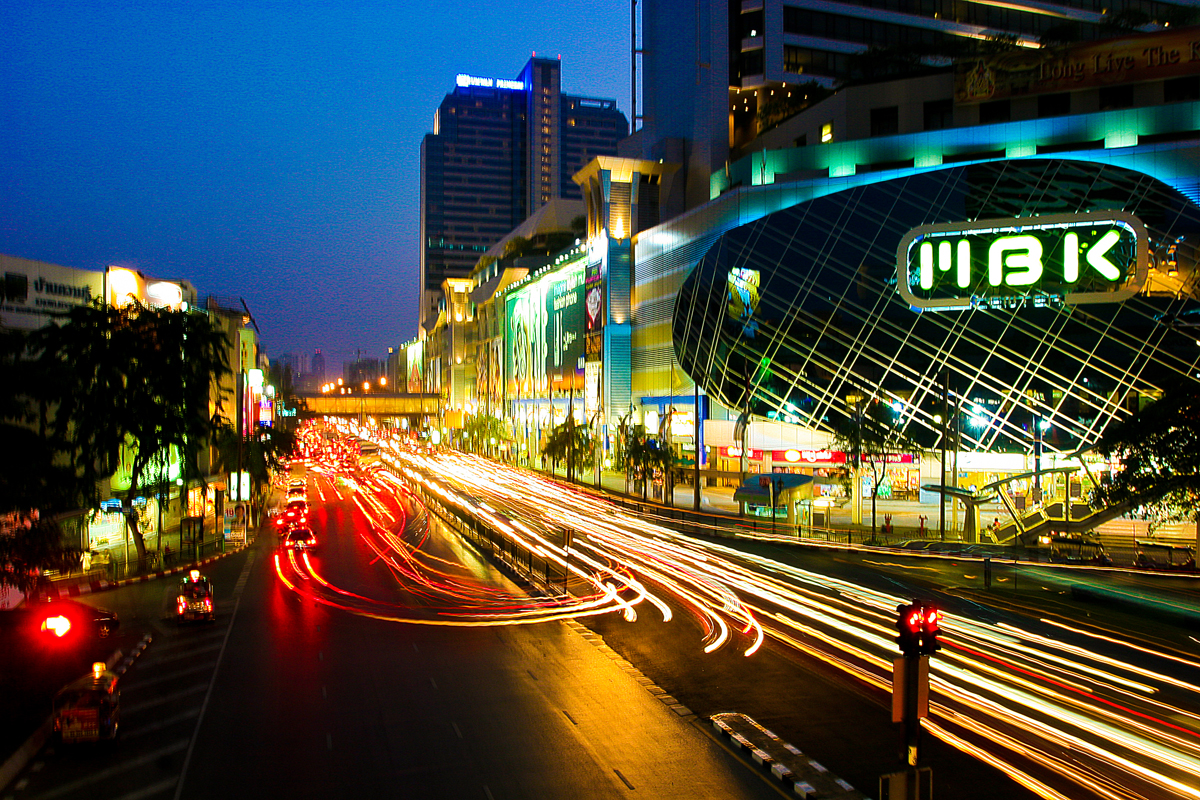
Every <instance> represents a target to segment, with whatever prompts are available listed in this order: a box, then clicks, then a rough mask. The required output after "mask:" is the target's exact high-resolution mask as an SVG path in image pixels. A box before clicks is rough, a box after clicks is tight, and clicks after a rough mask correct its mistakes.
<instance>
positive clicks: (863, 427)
mask: <svg viewBox="0 0 1200 800" xmlns="http://www.w3.org/2000/svg"><path fill="white" fill-rule="evenodd" d="M833 445H834V447H836V448H838V449H839V450H842V451H844V452H845V453H846V454H847V456H849V459H850V464H852V465H855V466H857V467H858V468H860V469H861V468H862V464H863V462H864V461H866V462H867V463H868V464H869V465H870V467H871V475H872V478H873V480H872V481H871V534H872V535H874V534H875V523H876V519H877V514H876V506H877V503H876V501H877V499H878V497H879V484H880V481H881V480H882V479H883V472H884V471H885V470H886V469H887V457H888V455H890V454H894V453H914V452H918V451H920V449H921V446H920V444H919V443H918V442H917V441H916V440H914V439H913V438H912V437H910V436H908V434H906V433H905V432H904V430H903V429H902V428H900V427H898V426H897V425H896V420H895V417H894V412H893V410H892V407H891V406H889V405H888V404H887V403H884V402H882V401H880V399H879V398H877V397H876V398H866V397H859V398H858V399H857V400H856V401H855V402H854V404H853V406H852V407H851V408H849V409H848V411H847V418H846V420H845V421H844V422H843V423H842V425H841V426H840V427H839V428H838V429H837V431H836V432H835V433H834V437H833ZM856 483H859V482H858V481H856ZM859 491H861V488H860V486H855V487H854V492H855V494H857V493H858V492H859Z"/></svg>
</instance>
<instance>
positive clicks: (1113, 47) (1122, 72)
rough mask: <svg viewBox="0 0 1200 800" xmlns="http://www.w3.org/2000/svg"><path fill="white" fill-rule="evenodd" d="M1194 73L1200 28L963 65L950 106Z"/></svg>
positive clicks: (1198, 67) (1199, 61)
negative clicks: (955, 103)
mask: <svg viewBox="0 0 1200 800" xmlns="http://www.w3.org/2000/svg"><path fill="white" fill-rule="evenodd" d="M1198 73H1200V27H1190V28H1180V29H1178V30H1168V31H1161V32H1158V33H1152V34H1144V35H1141V36H1123V37H1121V38H1118V39H1106V40H1104V41H1102V42H1090V43H1087V44H1080V45H1070V46H1065V47H1044V48H1041V49H1038V50H1029V49H1025V48H1021V49H1019V50H1013V51H1010V52H1007V53H999V54H997V55H994V56H989V57H987V58H983V59H979V60H978V61H963V62H960V63H959V64H958V66H957V68H956V72H955V76H954V100H955V102H958V103H979V102H985V101H989V100H1003V99H1005V98H1008V97H1020V96H1024V95H1034V94H1046V93H1050V92H1070V91H1076V90H1078V89H1091V88H1095V87H1099V86H1107V85H1110V84H1116V83H1136V82H1139V81H1153V80H1163V79H1166V78H1176V77H1181V76H1184V75H1196V74H1198Z"/></svg>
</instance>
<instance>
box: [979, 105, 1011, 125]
mask: <svg viewBox="0 0 1200 800" xmlns="http://www.w3.org/2000/svg"><path fill="white" fill-rule="evenodd" d="M1010 119H1012V108H1011V107H1010V106H1009V103H1008V101H1007V100H993V101H992V102H990V103H980V104H979V124H980V125H992V124H995V123H997V122H1008V121H1009V120H1010Z"/></svg>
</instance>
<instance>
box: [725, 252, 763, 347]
mask: <svg viewBox="0 0 1200 800" xmlns="http://www.w3.org/2000/svg"><path fill="white" fill-rule="evenodd" d="M760 281H761V277H760V276H759V272H758V270H756V269H741V268H736V267H735V268H734V269H731V270H729V277H728V282H727V286H728V294H727V295H726V298H725V300H726V312H727V313H728V314H729V319H730V320H732V321H733V322H734V323H736V324H737V326H738V327H739V328H740V333H741V334H742V335H743V336H746V337H748V338H751V339H753V338H754V334H755V333H757V332H758V323H757V322H755V321H754V312H755V311H757V310H758V300H759V296H758V286H759V283H760Z"/></svg>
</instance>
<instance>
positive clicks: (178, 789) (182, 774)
mask: <svg viewBox="0 0 1200 800" xmlns="http://www.w3.org/2000/svg"><path fill="white" fill-rule="evenodd" d="M251 555H253V554H251ZM241 605H242V600H241V598H240V597H239V598H238V599H237V600H235V601H234V602H233V614H232V615H231V616H230V617H229V627H228V628H227V629H226V630H225V641H224V642H222V643H221V652H220V654H219V655H218V656H217V666H215V667H214V668H213V674H212V679H211V680H210V681H209V683H208V692H207V693H206V694H205V695H204V702H203V703H202V704H201V705H200V716H199V717H198V718H197V719H196V729H195V730H194V731H193V732H192V738H191V741H189V742H188V744H187V755H186V756H184V758H183V769H181V770H180V771H179V783H177V784H175V800H179V797H180V795H182V794H183V782H184V779H185V778H186V777H187V771H188V766H189V765H190V764H191V763H192V751H193V750H194V749H195V747H196V739H197V738H199V736H200V726H201V725H203V724H204V712H205V711H206V710H208V701H209V699H210V698H211V697H212V690H213V687H214V686H216V684H217V673H218V672H220V671H221V659H222V658H224V657H225V647H226V645H228V644H229V634H231V633H233V623H234V622H235V621H237V613H238V609H239V608H240V607H241Z"/></svg>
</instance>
